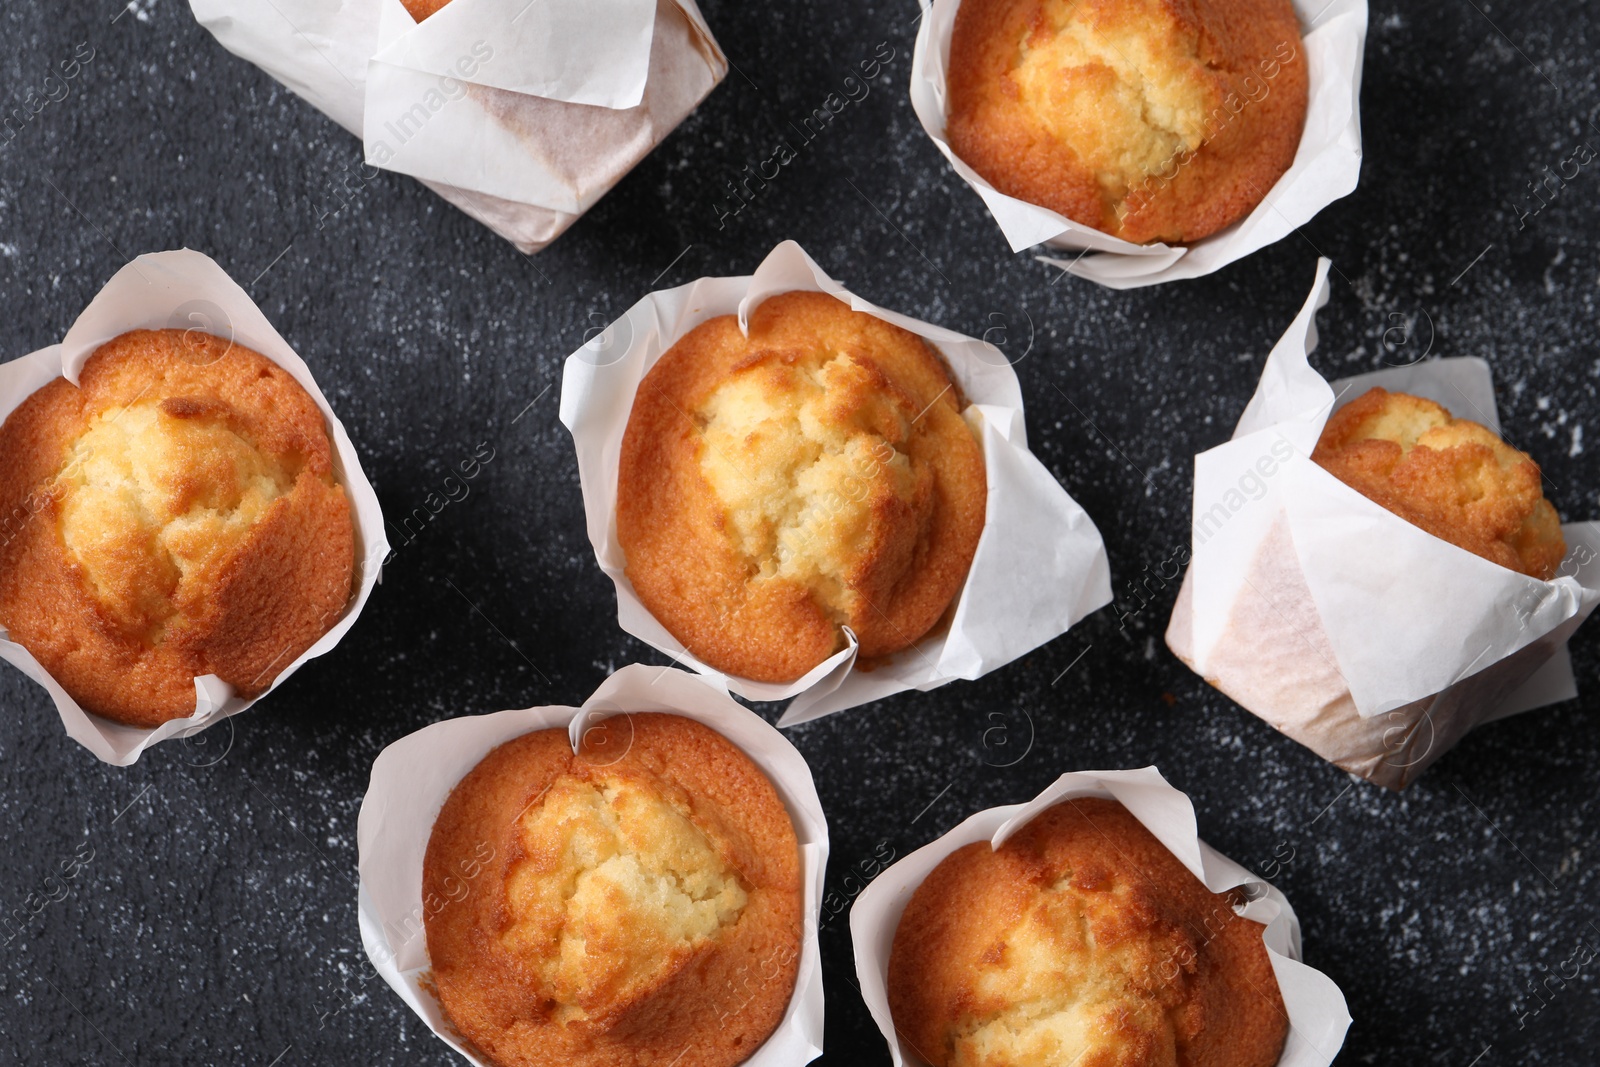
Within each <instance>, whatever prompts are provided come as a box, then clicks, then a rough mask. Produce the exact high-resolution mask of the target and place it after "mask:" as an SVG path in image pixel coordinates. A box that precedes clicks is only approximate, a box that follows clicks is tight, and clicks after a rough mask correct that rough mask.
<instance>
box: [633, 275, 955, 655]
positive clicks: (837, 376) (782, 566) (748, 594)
mask: <svg viewBox="0 0 1600 1067" xmlns="http://www.w3.org/2000/svg"><path fill="white" fill-rule="evenodd" d="M962 408H963V402H962V400H961V395H960V390H959V389H958V388H957V387H956V385H955V383H954V382H953V381H952V380H951V379H950V376H949V373H948V371H947V370H946V369H945V367H944V364H943V363H942V362H941V361H940V359H939V356H938V355H937V354H936V353H935V352H934V351H933V349H932V348H930V347H929V346H928V345H927V344H925V343H924V342H923V341H922V339H921V338H918V337H917V336H915V335H914V334H911V333H908V332H907V331H905V330H902V329H899V328H898V327H895V326H891V325H889V324H888V323H885V322H883V321H881V320H879V319H876V318H873V317H872V316H870V315H866V314H862V313H859V312H855V311H851V310H850V309H849V307H847V306H846V305H845V304H843V303H842V302H840V301H839V300H836V299H835V298H833V297H831V296H828V295H826V294H824V293H807V292H792V293H784V294H781V295H779V296H774V297H770V298H768V299H767V300H766V301H764V302H763V303H762V304H761V305H760V306H759V307H757V308H756V309H755V311H754V312H753V313H752V314H751V316H750V333H749V336H748V338H747V337H745V336H744V335H743V334H741V333H740V331H739V326H738V321H737V319H736V318H735V317H734V316H732V315H724V316H721V317H719V318H715V319H712V320H710V321H709V322H706V323H703V324H702V325H700V326H699V327H697V328H696V329H694V330H693V331H691V332H690V333H689V334H688V335H686V336H685V337H683V338H682V339H681V340H680V341H678V343H677V344H675V345H673V346H672V348H671V349H670V350H668V352H667V353H666V354H665V355H663V356H662V357H661V359H660V360H659V361H658V362H657V363H656V365H655V366H654V367H653V368H651V370H650V373H649V374H648V375H646V376H645V379H644V381H643V382H641V383H640V386H639V391H638V394H637V396H636V397H635V399H634V404H633V412H632V414H631V416H630V417H629V420H628V427H627V431H626V433H625V435H624V438H623V443H622V456H621V461H620V465H619V472H618V496H617V533H618V537H619V540H620V541H621V544H622V548H623V551H624V552H625V553H626V556H627V575H628V578H629V580H630V581H631V582H632V583H633V586H634V589H635V590H636V591H637V593H638V595H639V598H640V599H641V600H642V601H643V602H644V604H645V606H646V607H647V608H649V609H650V611H651V613H652V614H654V615H655V617H656V618H657V619H659V620H661V622H662V624H663V625H665V626H666V627H667V629H668V630H669V631H671V632H672V634H673V636H675V637H676V638H677V639H678V640H680V641H682V642H683V643H684V645H685V646H686V647H687V648H688V649H689V650H690V651H691V652H693V653H694V654H695V655H696V656H698V657H700V658H701V659H702V660H704V661H705V662H707V663H709V664H711V665H712V666H714V667H716V668H718V669H719V670H724V671H727V672H729V673H731V674H736V675H742V676H744V677H746V678H753V679H756V680H759V681H792V680H794V679H796V678H799V677H800V676H801V675H803V674H805V672H806V671H808V670H810V669H811V668H812V667H814V666H816V665H817V664H818V663H821V662H822V661H823V660H825V659H827V658H828V657H829V656H831V655H832V654H833V653H835V652H837V651H838V650H839V649H841V648H843V647H844V641H845V638H844V634H843V630H842V627H844V626H849V627H850V628H851V630H852V631H853V632H854V633H855V635H856V637H857V639H858V641H859V642H860V652H859V655H860V656H861V657H863V658H865V659H869V660H870V659H871V658H873V657H879V656H885V655H889V654H891V653H893V652H896V651H899V650H900V649H903V648H906V647H907V646H909V645H911V644H912V643H914V642H915V641H917V640H918V639H919V638H921V637H922V636H923V635H924V634H926V633H927V632H928V631H929V629H931V628H932V627H933V626H934V625H935V624H936V623H937V622H938V621H939V619H940V617H941V616H942V615H943V614H944V612H945V610H946V609H947V608H948V607H949V605H950V603H951V601H952V599H953V598H954V597H955V596H956V594H957V593H958V592H959V591H960V589H961V586H962V584H963V583H964V582H965V581H966V575H967V569H968V567H969V566H970V565H971V562H972V556H973V554H974V553H975V552H976V550H977V543H978V538H979V537H980V536H981V534H982V532H983V523H984V514H985V508H986V505H987V481H986V475H985V472H984V466H983V455H982V451H981V449H980V448H979V446H978V442H977V439H976V436H975V435H974V433H973V431H972V429H971V428H970V427H969V426H968V425H967V422H966V420H965V419H964V418H963V417H962Z"/></svg>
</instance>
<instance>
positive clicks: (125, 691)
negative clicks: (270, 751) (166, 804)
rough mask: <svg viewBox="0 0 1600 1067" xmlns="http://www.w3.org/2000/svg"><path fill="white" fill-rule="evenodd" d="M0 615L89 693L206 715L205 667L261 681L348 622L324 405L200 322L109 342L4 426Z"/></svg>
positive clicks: (157, 713)
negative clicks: (199, 682)
mask: <svg viewBox="0 0 1600 1067" xmlns="http://www.w3.org/2000/svg"><path fill="white" fill-rule="evenodd" d="M0 456H4V457H5V463H4V464H3V465H0V514H4V515H7V516H11V517H12V518H13V519H16V518H17V517H18V516H22V518H21V520H20V521H16V522H13V523H8V524H7V529H6V531H5V533H6V536H5V538H4V540H3V541H0V626H4V628H5V629H6V630H7V631H8V632H9V634H10V637H11V639H12V640H14V641H16V642H18V643H19V644H21V645H23V646H24V647H26V648H27V650H28V651H29V652H30V653H32V655H33V656H34V658H36V659H37V660H38V661H39V663H40V664H41V665H43V666H44V668H45V669H46V670H47V671H49V673H50V674H51V675H52V676H53V677H54V678H55V680H56V681H58V682H59V683H60V684H61V685H62V687H63V688H64V689H66V691H67V692H68V693H69V694H70V695H71V696H72V698H73V699H74V700H76V701H77V702H78V703H79V704H80V705H81V706H82V707H83V708H85V709H87V710H89V711H92V712H94V713H96V714H99V715H103V716H105V717H107V718H110V719H114V720H116V721H118V722H121V723H125V724H128V725H132V726H141V727H152V726H157V725H159V724H161V723H163V722H165V721H167V720H169V719H175V718H181V717H184V716H187V715H190V714H193V712H194V709H195V683H194V680H195V678H196V677H199V676H202V675H216V676H218V677H220V678H221V679H222V680H223V681H224V682H227V683H228V684H229V685H230V686H232V687H233V689H234V691H235V693H237V694H238V695H240V696H243V697H247V698H248V697H253V696H256V695H259V694H260V693H262V692H263V691H265V690H266V689H267V688H269V687H270V686H271V685H272V682H273V680H274V679H275V678H276V677H277V676H278V674H279V673H280V672H281V671H282V670H283V669H284V668H285V667H287V666H288V665H290V664H292V663H293V662H294V661H295V660H297V659H298V658H299V657H300V655H301V654H302V653H304V652H305V651H306V650H307V649H308V648H310V647H311V645H312V644H313V643H315V642H316V640H317V639H318V638H319V637H321V636H322V635H323V634H324V633H326V632H327V631H328V630H329V629H330V628H331V627H332V626H333V624H334V623H335V621H337V619H338V618H339V616H340V614H341V613H342V611H343V609H344V608H345V606H346V603H347V601H348V600H349V598H350V592H351V587H352V582H353V578H354V567H355V529H354V525H353V522H352V518H351V508H350V503H349V501H348V500H347V498H346V495H345V492H344V489H343V487H342V486H341V485H340V484H339V482H338V480H337V479H336V477H335V474H334V466H333V447H332V444H331V442H330V440H329V436H328V431H327V428H326V426H325V424H324V421H323V416H322V412H321V410H320V409H319V408H318V406H317V404H316V402H315V401H314V400H313V399H312V397H311V396H310V394H309V393H307V392H306V390H305V389H304V388H303V387H302V386H301V385H300V384H299V383H298V382H296V381H295V379H294V378H293V377H292V376H291V375H290V374H289V373H288V372H287V371H286V370H284V369H283V368H282V367H280V366H278V365H277V364H276V363H274V362H272V361H271V360H269V359H267V358H265V357H264V356H261V355H259V354H258V353H256V352H253V351H251V350H249V349H247V348H244V347H243V346H241V345H238V344H236V343H233V342H230V341H227V340H224V339H222V338H220V337H215V336H212V335H210V334H206V333H201V332H198V331H194V330H187V331H186V330H177V329H168V330H135V331H132V332H129V333H125V334H122V335H121V336H119V337H116V338H115V339H113V340H111V341H109V342H107V343H106V344H104V345H101V346H100V348H99V349H98V350H97V351H96V352H95V353H94V355H93V356H91V357H90V358H89V360H88V361H87V362H86V363H85V364H84V365H83V368H82V370H81V371H80V373H79V378H78V383H77V385H74V384H73V383H71V382H69V381H67V380H66V379H65V378H57V379H55V380H54V381H52V382H50V383H49V384H48V385H46V386H45V387H44V388H42V389H40V390H38V391H37V392H36V393H34V394H33V395H32V396H30V397H29V398H28V399H27V400H25V401H24V402H23V403H22V404H21V405H20V406H19V407H17V408H16V410H14V411H13V412H12V413H11V415H10V416H9V417H8V418H7V419H6V421H5V423H4V425H3V426H0Z"/></svg>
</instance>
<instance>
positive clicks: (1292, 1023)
mask: <svg viewBox="0 0 1600 1067" xmlns="http://www.w3.org/2000/svg"><path fill="white" fill-rule="evenodd" d="M1073 797H1104V798H1107V799H1111V800H1115V801H1118V802H1119V803H1121V804H1122V806H1123V807H1125V808H1127V809H1128V811H1129V812H1131V813H1132V814H1133V816H1134V818H1136V819H1138V820H1139V821H1140V822H1141V823H1143V824H1144V826H1145V828H1146V829H1147V830H1149V831H1150V832H1151V833H1152V834H1154V835H1155V836H1156V838H1157V839H1158V840H1159V841H1160V842H1161V843H1162V844H1163V845H1165V846H1166V847H1167V848H1168V849H1169V850H1170V851H1171V852H1172V854H1173V855H1174V856H1176V857H1178V859H1179V861H1180V862H1182V864H1183V865H1184V866H1185V867H1187V868H1188V869H1189V871H1190V872H1191V873H1192V874H1193V875H1194V876H1195V877H1196V878H1198V879H1200V881H1202V882H1204V883H1205V885H1206V888H1208V889H1210V890H1211V891H1212V892H1213V893H1221V892H1223V891H1224V890H1228V889H1233V888H1235V887H1237V886H1246V887H1251V888H1250V890H1249V895H1251V896H1252V897H1254V899H1252V900H1251V901H1250V902H1249V904H1247V905H1246V906H1245V908H1244V909H1243V910H1241V911H1240V912H1239V914H1240V915H1242V916H1244V917H1245V918H1247V919H1251V920H1253V921H1255V922H1259V923H1263V924H1265V927H1266V928H1265V929H1264V930H1263V931H1262V935H1261V936H1262V940H1263V941H1264V942H1265V943H1266V946H1267V954H1268V956H1269V957H1270V958H1271V961H1272V970H1273V973H1274V974H1275V975H1276V976H1277V978H1278V988H1279V990H1280V991H1281V992H1282V994H1283V1006H1284V1009H1285V1010H1286V1011H1287V1013H1288V1015H1289V1036H1288V1039H1287V1040H1286V1041H1285V1043H1284V1049H1283V1057H1282V1059H1280V1060H1279V1061H1278V1064H1279V1067H1327V1064H1330V1063H1332V1062H1333V1058H1334V1056H1335V1055H1337V1054H1338V1052H1339V1048H1340V1046H1341V1045H1343V1044H1344V1035H1345V1031H1346V1030H1347V1029H1349V1026H1350V1012H1349V1009H1348V1008H1347V1007H1346V1006H1345V1000H1344V994H1343V993H1341V992H1339V987H1338V986H1337V985H1335V984H1334V982H1333V979H1331V978H1329V977H1328V976H1327V975H1325V974H1323V973H1322V972H1321V971H1317V970H1314V969H1312V968H1310V967H1307V966H1306V965H1305V964H1304V963H1301V962H1300V957H1301V950H1300V921H1299V920H1298V919H1296V918H1295V914H1294V909H1293V908H1291V907H1290V906H1289V901H1288V900H1287V899H1285V898H1284V895H1283V894H1282V893H1280V892H1279V891H1278V890H1277V889H1275V888H1273V887H1272V886H1271V885H1270V884H1268V883H1267V882H1265V881H1263V880H1262V879H1260V878H1258V877H1256V876H1255V875H1253V874H1251V873H1250V872H1249V871H1248V870H1246V869H1245V868H1243V867H1241V866H1240V865H1239V864H1237V863H1235V862H1233V861H1232V860H1230V859H1228V858H1227V857H1225V856H1223V855H1221V854H1219V853H1218V852H1217V851H1216V850H1214V849H1212V848H1211V847H1210V846H1209V845H1207V844H1206V843H1205V842H1204V841H1201V840H1200V833H1199V830H1198V828H1197V827H1196V824H1195V817H1194V805H1193V804H1191V803H1190V802H1189V798H1188V797H1187V796H1185V795H1184V794H1183V793H1182V792H1180V791H1179V790H1177V789H1175V788H1173V787H1172V786H1171V785H1169V784H1168V782H1167V780H1166V779H1165V778H1163V777H1161V772H1160V771H1158V770H1156V769H1155V768H1154V767H1145V768H1142V769H1140V770H1130V771H1074V772H1070V773H1067V774H1063V775H1062V776H1061V777H1060V778H1057V779H1056V780H1055V781H1054V782H1053V783H1051V785H1050V786H1049V787H1048V788H1046V789H1045V791H1044V792H1042V793H1040V794H1039V795H1038V796H1037V797H1035V798H1034V799H1033V800H1031V801H1029V802H1028V803H1026V804H1011V805H1008V806H1006V807H1000V808H989V809H987V810H985V811H980V812H978V813H977V814H976V815H972V816H969V817H968V818H967V819H966V821H964V822H963V823H961V825H959V826H957V827H956V828H955V829H953V830H951V831H950V832H949V833H947V834H945V835H944V836H943V837H941V838H939V839H937V840H935V841H931V842H929V843H928V844H926V845H924V846H922V847H921V848H919V849H917V851H915V852H913V853H911V855H909V856H907V857H905V858H904V859H902V860H900V861H899V862H898V863H896V864H894V865H893V866H891V867H890V868H889V869H888V870H886V871H884V872H883V873H882V874H880V875H878V877H877V878H875V879H874V880H873V881H872V884H871V885H869V886H867V888H866V889H865V890H864V891H863V892H862V893H861V895H860V896H859V897H857V898H856V902H855V905H854V906H853V907H851V909H850V939H851V941H852V943H853V944H854V946H855V956H856V978H857V980H858V981H860V983H861V995H862V998H863V999H864V1000H865V1001H866V1002H867V1010H869V1011H870V1012H872V1018H873V1019H874V1020H875V1021H876V1022H877V1024H878V1029H879V1030H881V1031H882V1032H883V1038H884V1040H885V1041H887V1042H888V1043H889V1053H890V1055H891V1056H893V1057H894V1063H895V1067H901V1065H902V1064H910V1065H917V1067H923V1065H925V1062H926V1061H924V1060H923V1059H922V1057H920V1056H918V1055H917V1054H916V1052H915V1051H914V1050H913V1049H912V1048H911V1047H910V1046H909V1045H905V1044H903V1043H902V1042H901V1040H900V1037H899V1035H898V1033H896V1031H895V1027H894V1020H893V1019H892V1018H891V1017H890V1015H889V992H888V986H889V951H890V949H891V948H892V947H893V945H894V934H895V930H896V929H897V928H898V927H899V925H900V916H901V915H902V914H903V913H904V912H905V909H906V905H907V904H908V903H910V901H911V895H912V894H913V893H915V892H916V890H917V887H918V886H920V885H921V884H922V881H923V879H925V878H927V876H928V874H929V872H931V871H932V870H933V869H934V868H935V867H937V866H938V865H939V864H940V862H942V861H943V860H944V858H945V857H946V856H948V855H950V854H951V853H952V852H954V851H956V849H958V848H963V847H965V846H967V845H970V844H972V843H973V842H975V841H988V842H990V843H991V844H992V845H993V846H994V847H995V848H999V847H1000V846H1001V845H1002V844H1004V843H1005V841H1006V839H1007V838H1009V837H1010V836H1011V835H1012V834H1013V833H1015V832H1016V831H1017V830H1019V829H1021V828H1022V827H1023V826H1024V825H1026V824H1027V823H1028V822H1029V821H1031V820H1032V819H1033V817H1034V816H1036V815H1038V814H1039V813H1040V812H1042V811H1044V810H1045V809H1046V808H1049V807H1052V806H1054V805H1056V804H1058V803H1061V802H1062V801H1064V800H1067V799H1069V798H1073Z"/></svg>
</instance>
